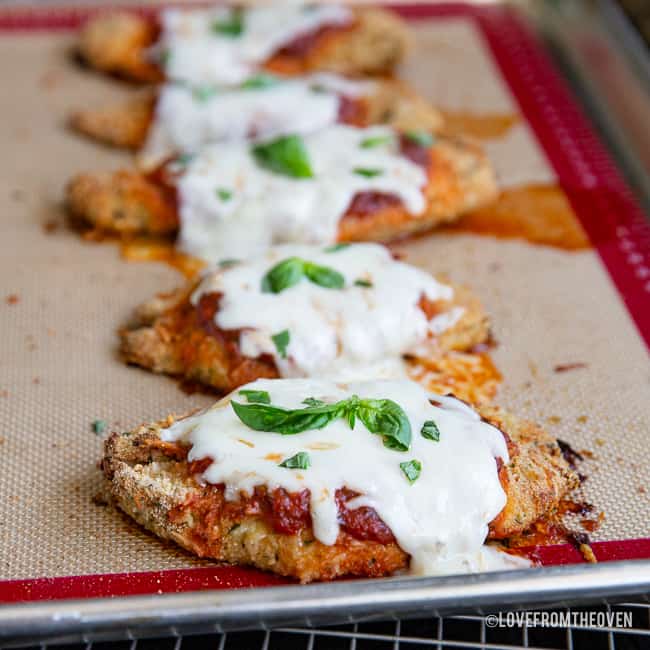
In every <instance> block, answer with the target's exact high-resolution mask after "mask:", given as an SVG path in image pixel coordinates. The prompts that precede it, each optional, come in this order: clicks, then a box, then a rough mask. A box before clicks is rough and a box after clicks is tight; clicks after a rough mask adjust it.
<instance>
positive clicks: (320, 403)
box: [302, 397, 325, 406]
mask: <svg viewBox="0 0 650 650" xmlns="http://www.w3.org/2000/svg"><path fill="white" fill-rule="evenodd" d="M302 403H303V404H307V406H323V405H324V404H325V402H323V400H322V399H316V398H315V397H307V398H306V399H304V400H302Z"/></svg>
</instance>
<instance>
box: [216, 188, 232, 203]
mask: <svg viewBox="0 0 650 650" xmlns="http://www.w3.org/2000/svg"><path fill="white" fill-rule="evenodd" d="M217 196H218V197H219V198H220V199H221V200H222V201H230V199H232V192H231V191H230V190H226V189H224V188H223V187H219V188H217Z"/></svg>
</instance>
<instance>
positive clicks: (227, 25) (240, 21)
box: [211, 8, 244, 38]
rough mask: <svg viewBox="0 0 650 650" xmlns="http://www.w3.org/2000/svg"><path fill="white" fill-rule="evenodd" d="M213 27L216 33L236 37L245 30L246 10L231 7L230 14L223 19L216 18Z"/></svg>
mask: <svg viewBox="0 0 650 650" xmlns="http://www.w3.org/2000/svg"><path fill="white" fill-rule="evenodd" d="M211 29H212V31H213V32H214V33H215V34H219V35H221V36H228V37H230V38H236V37H237V36H241V35H242V32H243V31H244V12H243V10H241V9H236V8H235V9H231V11H230V15H229V16H228V17H227V18H224V19H223V20H215V21H214V22H213V23H212V25H211Z"/></svg>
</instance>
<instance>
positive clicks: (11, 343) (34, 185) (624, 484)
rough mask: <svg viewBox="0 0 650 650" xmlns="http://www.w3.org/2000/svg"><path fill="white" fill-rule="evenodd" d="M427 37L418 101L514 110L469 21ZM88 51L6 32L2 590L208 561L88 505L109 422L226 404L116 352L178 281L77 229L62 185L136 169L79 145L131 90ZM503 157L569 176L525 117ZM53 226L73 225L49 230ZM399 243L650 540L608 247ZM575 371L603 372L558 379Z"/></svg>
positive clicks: (636, 393)
mask: <svg viewBox="0 0 650 650" xmlns="http://www.w3.org/2000/svg"><path fill="white" fill-rule="evenodd" d="M414 32H415V34H416V37H417V45H416V48H415V49H414V53H413V55H412V57H411V59H410V60H409V62H407V64H406V65H405V66H404V70H403V73H404V75H405V76H406V77H407V78H408V79H410V80H411V81H412V82H413V83H414V84H415V85H416V86H417V88H418V89H419V90H420V92H422V93H424V94H425V95H427V96H428V97H429V98H430V99H431V100H433V101H435V102H436V103H438V104H439V105H441V106H442V107H443V108H447V109H449V110H471V111H476V112H479V113H481V112H498V113H508V112H515V111H516V107H515V105H514V103H513V100H512V99H511V98H510V96H509V94H508V92H507V90H506V89H505V87H504V85H503V82H502V81H501V80H500V78H499V75H498V72H497V71H496V70H495V68H494V66H493V65H492V64H491V63H490V59H489V55H487V54H486V53H485V51H484V50H483V46H482V42H481V40H480V37H479V35H478V34H477V33H476V32H475V31H474V28H473V27H472V26H471V25H470V24H468V23H466V22H464V21H462V20H451V21H442V22H438V23H432V22H431V23H421V24H418V26H417V27H414ZM73 43H74V37H73V35H72V34H66V33H47V32H38V33H37V32H31V33H24V34H11V35H10V34H2V35H1V36H0V78H1V79H2V80H3V91H2V92H1V93H0V118H1V119H0V142H1V143H2V153H1V154H0V243H1V253H0V332H1V334H2V335H1V336H0V422H1V423H2V424H1V425H0V436H1V437H0V525H1V527H0V578H22V577H32V576H43V575H47V576H52V575H62V574H81V573H89V572H120V571H127V570H151V569H164V568H172V567H185V566H193V565H197V564H201V562H200V561H198V560H195V559H193V558H192V557H190V556H189V555H187V554H185V553H184V552H182V551H180V550H177V549H176V548H175V547H173V546H168V545H165V544H163V543H161V542H159V541H158V540H156V539H155V538H153V537H151V536H149V535H148V534H146V533H144V532H142V531H141V530H140V529H139V528H138V527H137V526H136V525H135V524H133V523H131V522H130V521H129V520H128V519H127V518H126V517H125V516H123V515H121V514H119V513H117V512H115V511H113V510H111V509H109V508H106V507H102V506H99V505H96V504H95V503H93V499H92V498H93V496H94V495H95V494H96V493H97V492H98V488H99V486H100V482H101V481H100V474H99V471H98V470H97V467H96V463H97V460H98V458H99V457H100V452H101V443H102V440H101V437H100V436H97V435H95V434H94V433H93V432H92V430H91V423H92V422H93V420H96V419H104V420H106V421H107V422H108V423H109V425H110V428H112V429H128V428H131V427H133V426H134V425H136V424H138V423H140V422H142V421H145V420H151V419H157V418H159V417H161V416H163V415H165V414H167V413H169V412H176V413H182V412H184V411H186V410H188V409H191V408H193V407H195V406H197V405H199V404H205V403H208V402H209V401H210V400H209V398H206V397H201V396H193V397H188V396H187V395H185V394H184V393H182V392H181V391H180V390H179V389H178V387H177V385H176V383H175V382H174V381H172V380H169V379H167V378H165V377H160V376H154V375H151V374H148V373H146V372H144V371H141V370H137V369H134V368H128V367H126V366H124V365H123V364H122V363H120V361H119V359H118V357H117V356H116V336H115V330H116V327H117V326H118V325H119V324H120V323H121V322H123V321H124V320H125V319H126V318H127V316H128V315H129V313H130V311H131V309H132V308H133V307H134V306H135V305H137V304H138V303H139V302H141V301H142V300H144V299H146V298H148V297H149V296H151V295H152V294H153V293H155V292H158V291H163V290H167V289H169V288H172V287H174V286H175V285H177V284H179V283H181V282H182V278H181V277H180V276H179V275H178V274H177V273H176V272H175V271H174V270H173V269H171V268H169V267H167V266H165V265H162V264H156V263H126V262H124V261H123V260H121V259H120V258H119V252H118V250H117V248H116V247H115V246H114V245H111V244H92V243H87V242H84V241H82V240H80V239H79V237H78V236H77V235H75V234H74V233H71V232H69V231H68V230H67V229H66V228H65V227H64V226H63V214H62V209H61V197H62V191H63V186H64V184H65V182H66V179H68V178H69V177H70V176H71V175H72V174H73V173H75V172H77V171H81V170H99V169H110V168H113V167H115V166H116V165H117V164H120V163H128V157H127V156H126V155H125V154H122V153H119V152H115V151H110V150H107V149H105V148H102V147H101V146H98V145H95V144H93V143H91V142H88V141H85V140H83V139H81V138H79V137H76V136H75V135H73V134H71V133H69V132H68V131H67V130H66V128H65V121H66V116H67V115H68V114H69V112H70V111H71V110H72V109H75V108H79V107H85V106H98V105H101V104H102V103H103V102H104V101H109V100H114V99H116V98H118V97H119V96H123V95H125V94H127V93H128V92H132V91H131V89H129V88H127V87H125V86H123V85H120V84H119V83H117V82H113V81H109V80H107V79H105V78H102V77H100V76H98V75H95V74H93V73H92V72H90V71H86V70H82V69H81V68H79V67H78V66H77V65H75V64H74V63H73V62H72V61H71V60H70V57H69V50H70V47H71V46H72V44H73ZM461 79H462V80H463V82H462V83H459V80H461ZM487 146H488V149H489V151H490V153H491V155H492V156H493V159H494V163H495V166H496V168H497V170H498V171H499V174H500V177H501V181H502V183H503V184H505V185H517V184H520V183H526V182H534V181H539V182H546V181H549V180H552V179H553V178H554V175H553V173H552V171H551V170H550V169H549V168H548V165H547V163H546V162H545V159H544V157H543V154H542V153H541V152H540V150H539V149H538V148H537V146H536V145H535V143H534V141H533V139H532V136H531V135H530V132H529V130H528V128H527V127H526V126H525V124H524V123H523V122H520V123H519V125H518V126H515V127H514V128H513V129H512V130H511V131H510V132H509V133H508V135H507V136H506V137H504V138H502V139H500V140H494V141H491V142H489V143H488V145H487ZM51 220H56V221H57V223H59V224H61V225H60V227H59V228H57V229H56V230H55V231H54V232H49V233H48V232H46V230H45V228H44V224H45V223H46V222H49V221H51ZM402 248H403V250H404V251H405V252H406V253H407V255H408V259H409V260H410V261H412V262H414V263H417V264H420V265H421V266H423V267H425V268H427V269H430V270H431V271H435V272H446V273H448V274H449V276H450V277H451V278H453V279H454V280H455V281H458V282H464V283H468V284H470V285H471V286H472V287H473V288H474V290H475V291H476V292H477V293H478V294H479V295H480V296H481V298H482V299H483V300H484V302H485V304H486V305H487V307H488V310H489V311H490V313H491V314H492V316H493V321H494V331H495V334H496V337H497V339H498V341H499V342H500V345H499V347H498V348H497V349H496V351H495V353H494V357H495V360H496V363H497V364H498V366H499V367H500V369H501V370H502V372H503V374H504V376H505V383H504V385H503V387H502V389H501V392H500V394H499V397H498V399H497V402H498V403H501V404H503V405H505V406H507V407H509V408H511V409H512V410H514V411H515V412H517V413H520V414H523V415H525V416H528V417H531V418H533V419H535V420H538V421H540V422H542V423H545V424H546V425H547V426H548V427H549V428H550V430H551V431H552V432H553V433H555V434H557V435H558V436H560V437H561V438H563V439H565V440H568V441H570V442H571V443H572V444H573V446H574V447H576V448H577V449H584V448H586V449H589V450H591V451H592V452H593V454H594V459H593V460H592V461H590V462H589V463H588V470H587V471H588V474H589V480H588V481H587V483H586V485H585V490H586V493H587V498H588V499H589V500H590V501H592V502H594V503H596V504H597V505H598V506H599V507H600V508H602V509H603V510H604V511H605V513H606V517H607V518H606V520H605V524H604V525H603V527H602V529H601V530H600V532H599V533H598V534H597V535H596V538H597V539H616V538H625V537H627V538H630V537H642V536H649V535H650V523H649V522H650V500H649V499H650V497H649V495H648V494H646V493H645V491H644V490H645V488H646V487H647V486H648V458H649V455H650V454H649V451H648V444H647V432H648V431H650V417H649V416H650V386H649V380H650V370H649V367H648V358H647V352H646V350H645V347H644V345H643V343H642V341H641V340H640V338H639V336H638V335H637V332H636V330H635V328H634V325H633V323H632V322H631V320H630V318H629V316H628V314H627V312H626V311H625V309H624V307H623V304H622V303H621V301H620V299H619V297H618V295H617V293H616V291H615V289H614V287H613V285H612V283H611V282H610V280H609V278H608V276H607V275H606V273H605V271H604V269H603V267H602V266H601V264H600V262H599V260H598V258H597V256H596V255H595V253H593V252H591V251H582V252H577V253H571V252H564V251H560V250H555V249H550V248H545V247H540V246H534V245H530V244H527V243H524V242H519V241H497V240H494V239H490V238H482V237H477V236H470V235H456V236H451V235H444V236H443V235H437V236H436V235H433V236H429V237H426V238H422V239H419V240H417V241H415V242H411V243H409V244H406V245H403V246H402ZM10 296H16V298H15V299H14V298H10ZM573 362H581V363H585V364H587V366H586V367H585V368H581V369H576V370H573V371H571V372H565V373H561V374H558V373H556V372H554V370H553V368H554V366H556V365H558V364H567V363H573Z"/></svg>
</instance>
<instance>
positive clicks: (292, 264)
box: [262, 257, 345, 293]
mask: <svg viewBox="0 0 650 650" xmlns="http://www.w3.org/2000/svg"><path fill="white" fill-rule="evenodd" d="M303 277H304V278H307V279H308V280H309V281H310V282H313V283H314V284H317V285H319V286H321V287H324V288H326V289H341V288H342V287H343V285H344V284H345V278H344V277H343V276H342V275H341V274H340V273H339V272H338V271H335V270H334V269H331V268H330V267H328V266H320V265H318V264H314V263H313V262H308V261H307V260H303V259H301V258H299V257H288V258H287V259H286V260H282V262H279V263H278V264H276V265H275V266H274V267H273V268H272V269H271V270H270V271H269V272H268V273H267V274H266V275H265V276H264V277H263V278H262V291H263V292H264V293H280V292H281V291H284V290H285V289H289V288H290V287H293V286H294V285H296V284H298V282H300V280H302V278H303Z"/></svg>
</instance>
